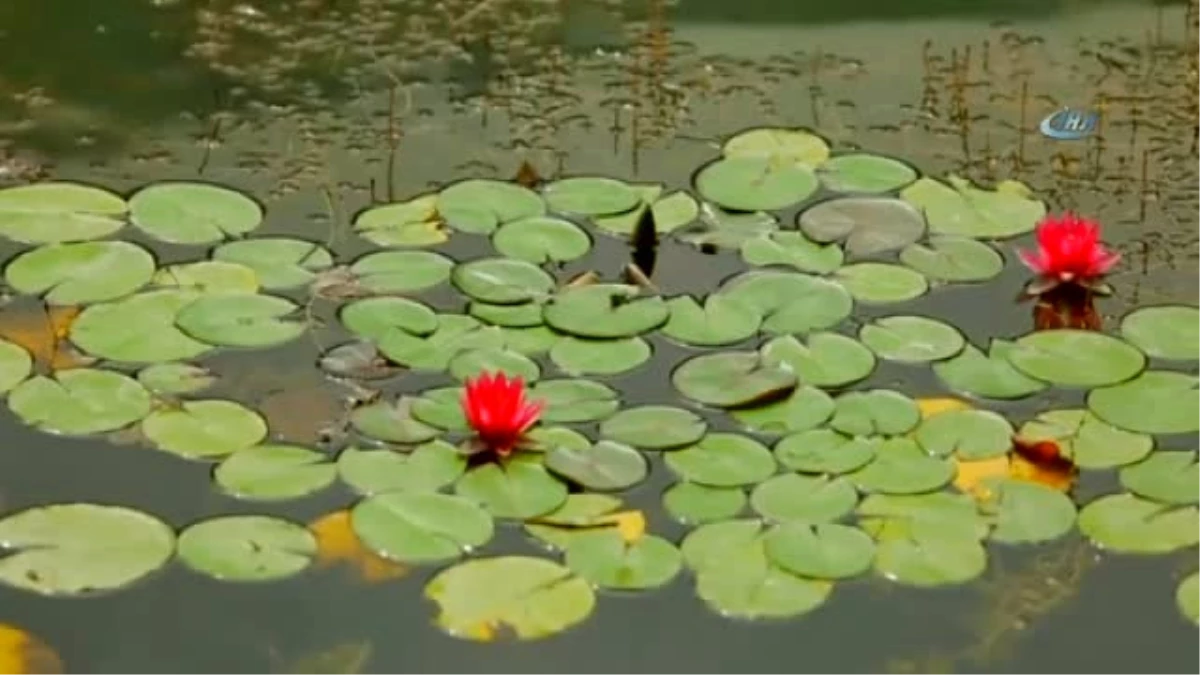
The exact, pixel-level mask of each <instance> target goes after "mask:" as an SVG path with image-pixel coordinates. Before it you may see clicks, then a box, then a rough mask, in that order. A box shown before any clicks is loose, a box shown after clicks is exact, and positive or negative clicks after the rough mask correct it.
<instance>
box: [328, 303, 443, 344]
mask: <svg viewBox="0 0 1200 675" xmlns="http://www.w3.org/2000/svg"><path fill="white" fill-rule="evenodd" d="M338 319H339V320H340V321H341V322H342V325H343V326H345V327H346V328H348V329H350V331H351V332H353V333H354V334H355V335H358V336H359V337H362V338H366V339H367V340H375V341H377V342H378V341H380V340H383V339H384V337H385V336H387V334H388V333H390V332H392V331H396V330H398V331H403V332H405V333H409V334H410V335H416V336H422V335H429V334H430V333H432V332H434V331H435V330H437V327H438V317H437V313H436V312H434V311H433V310H432V309H430V307H429V305H426V304H425V303H422V302H417V301H416V300H409V299H408V298H397V297H392V296H388V297H382V298H364V299H362V300H355V301H354V302H351V303H349V304H347V305H343V306H342V308H341V310H340V311H339V312H338Z"/></svg>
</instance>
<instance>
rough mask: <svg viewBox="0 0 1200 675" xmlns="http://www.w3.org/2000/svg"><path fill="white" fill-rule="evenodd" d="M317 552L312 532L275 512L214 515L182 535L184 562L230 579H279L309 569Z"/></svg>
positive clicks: (180, 539) (195, 568)
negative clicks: (274, 515)
mask: <svg viewBox="0 0 1200 675" xmlns="http://www.w3.org/2000/svg"><path fill="white" fill-rule="evenodd" d="M316 555H317V539H316V537H315V536H314V535H313V533H312V532H310V531H309V530H308V529H306V528H305V527H303V526H302V525H297V524H296V523H293V522H291V521H287V520H283V519H282V518H272V517H270V516H223V517H219V518H211V519H209V520H204V521H201V522H199V523H196V524H194V525H191V526H190V527H188V528H187V529H185V530H184V531H183V532H181V533H180V535H179V559H180V560H181V561H183V564H184V565H186V566H187V567H188V568H190V569H191V570H193V571H195V572H200V573H201V574H206V575H208V576H210V577H213V578H215V579H221V580H224V581H241V582H248V581H278V580H279V579H284V578H287V577H290V576H294V575H296V574H299V573H300V572H302V571H304V570H305V569H306V568H308V566H309V565H311V564H312V561H313V559H314V558H315V557H316Z"/></svg>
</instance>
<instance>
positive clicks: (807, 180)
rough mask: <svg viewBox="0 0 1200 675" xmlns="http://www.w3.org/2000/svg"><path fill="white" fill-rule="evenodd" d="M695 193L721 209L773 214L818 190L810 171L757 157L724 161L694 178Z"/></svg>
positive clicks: (797, 165) (730, 158) (734, 158)
mask: <svg viewBox="0 0 1200 675" xmlns="http://www.w3.org/2000/svg"><path fill="white" fill-rule="evenodd" d="M695 185H696V191H697V192H699V193H700V194H701V195H703V197H704V198H705V199H707V200H709V201H711V202H714V203H716V204H718V205H720V206H721V207H722V208H726V209H730V210H734V211H775V210H778V209H785V208H787V207H789V206H792V205H793V204H798V203H800V202H802V201H804V200H805V199H807V198H808V197H810V196H812V195H813V194H814V193H815V192H816V191H817V188H818V187H819V185H818V183H817V176H816V174H815V173H813V170H812V169H811V168H809V167H808V166H805V165H803V164H788V163H779V162H775V161H772V160H771V159H767V158H761V157H726V158H724V159H719V160H717V161H715V162H712V163H711V164H708V165H707V166H705V167H704V168H703V169H701V170H700V172H699V173H697V174H696V177H695Z"/></svg>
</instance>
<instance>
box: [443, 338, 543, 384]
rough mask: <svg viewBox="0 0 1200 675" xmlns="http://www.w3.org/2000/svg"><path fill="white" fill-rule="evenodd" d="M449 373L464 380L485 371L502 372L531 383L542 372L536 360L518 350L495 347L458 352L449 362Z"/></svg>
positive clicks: (457, 378) (461, 380)
mask: <svg viewBox="0 0 1200 675" xmlns="http://www.w3.org/2000/svg"><path fill="white" fill-rule="evenodd" d="M449 370H450V375H451V377H453V378H454V379H456V380H458V381H459V382H466V381H467V380H469V379H473V378H475V377H477V376H478V375H480V374H482V373H485V372H503V373H505V374H507V375H508V376H509V377H521V378H522V379H524V380H525V383H526V384H528V383H531V382H534V381H536V380H537V379H538V377H540V376H541V374H542V368H541V366H539V365H538V364H537V362H536V361H534V360H533V359H531V358H529V357H528V356H525V355H524V354H522V353H520V352H514V351H512V350H509V349H501V348H497V347H484V348H480V349H468V350H463V351H460V352H458V354H456V355H455V356H454V358H452V359H450V363H449Z"/></svg>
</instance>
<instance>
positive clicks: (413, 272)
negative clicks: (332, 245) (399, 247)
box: [350, 251, 454, 294]
mask: <svg viewBox="0 0 1200 675" xmlns="http://www.w3.org/2000/svg"><path fill="white" fill-rule="evenodd" d="M453 267H454V261H453V260H451V259H450V258H448V257H446V256H444V255H442V254H440V253H434V252H433V251H379V252H377V253H368V254H367V255H364V256H363V257H361V258H359V259H358V260H356V261H354V264H353V265H351V266H350V272H351V273H352V274H353V275H354V277H355V279H356V280H357V283H358V285H359V286H361V287H362V288H364V289H365V290H368V291H370V292H372V293H381V294H383V293H417V292H420V291H423V290H426V289H429V288H433V287H434V286H437V285H438V284H440V283H442V282H444V281H446V280H447V279H449V278H450V270H451V268H453Z"/></svg>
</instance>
